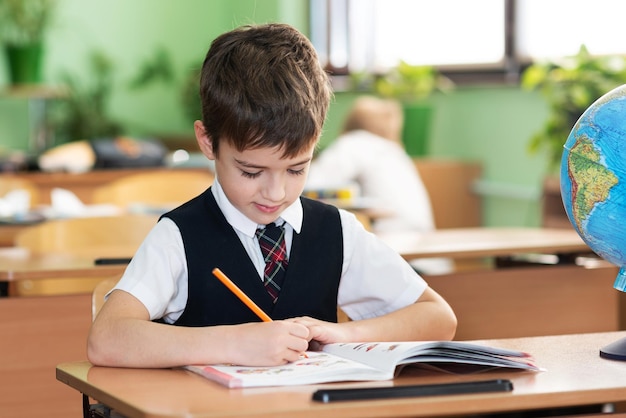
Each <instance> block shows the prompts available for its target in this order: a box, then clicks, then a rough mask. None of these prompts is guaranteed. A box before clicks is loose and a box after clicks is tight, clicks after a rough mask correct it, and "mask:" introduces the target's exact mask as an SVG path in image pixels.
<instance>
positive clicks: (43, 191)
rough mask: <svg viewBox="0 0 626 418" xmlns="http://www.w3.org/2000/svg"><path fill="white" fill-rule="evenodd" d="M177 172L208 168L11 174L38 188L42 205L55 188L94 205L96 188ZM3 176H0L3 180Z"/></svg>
mask: <svg viewBox="0 0 626 418" xmlns="http://www.w3.org/2000/svg"><path fill="white" fill-rule="evenodd" d="M164 170H177V171H179V170H180V171H204V172H206V168H176V169H172V168H167V167H155V168H127V169H106V170H93V171H89V172H87V173H77V174H74V173H44V172H25V173H14V174H11V175H12V176H14V177H18V178H22V179H24V180H28V181H29V182H32V183H34V184H35V186H37V188H38V190H39V197H40V203H41V204H46V205H47V204H50V192H51V191H52V189H54V188H55V187H60V188H63V189H67V190H70V191H71V192H73V193H74V194H75V195H76V196H77V197H78V198H79V199H80V200H81V201H82V202H83V203H86V204H90V203H92V195H93V191H94V189H95V188H97V187H98V186H102V185H104V184H107V183H110V182H112V181H114V180H117V179H119V178H121V177H124V176H127V175H129V174H137V173H146V172H152V171H164ZM1 177H2V175H0V180H1Z"/></svg>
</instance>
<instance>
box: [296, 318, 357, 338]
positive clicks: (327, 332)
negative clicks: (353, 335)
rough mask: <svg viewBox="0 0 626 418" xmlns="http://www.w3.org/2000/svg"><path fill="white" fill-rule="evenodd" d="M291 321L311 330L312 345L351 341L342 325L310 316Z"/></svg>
mask: <svg viewBox="0 0 626 418" xmlns="http://www.w3.org/2000/svg"><path fill="white" fill-rule="evenodd" d="M291 320H292V321H293V322H296V323H298V324H302V325H304V326H306V327H307V328H308V329H309V342H310V343H319V344H331V343H338V342H345V341H349V338H348V336H347V335H346V327H343V326H342V325H341V324H336V323H334V322H326V321H320V320H319V319H315V318H311V317H310V316H300V317H297V318H293V319H291Z"/></svg>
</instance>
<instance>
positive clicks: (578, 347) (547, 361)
mask: <svg viewBox="0 0 626 418" xmlns="http://www.w3.org/2000/svg"><path fill="white" fill-rule="evenodd" d="M624 337H626V332H613V333H599V334H579V335H562V336H548V337H528V338H519V339H501V340H486V341H476V342H478V343H483V344H488V345H491V346H498V347H505V348H510V349H515V350H522V351H527V352H529V353H531V354H532V355H534V357H535V358H536V361H537V363H538V364H539V365H540V366H542V367H544V368H546V371H544V372H539V373H533V372H520V371H505V370H499V371H493V372H485V373H480V374H466V375H451V374H446V373H437V372H433V371H425V370H419V369H405V372H403V373H402V375H401V376H400V377H399V378H397V379H395V380H393V381H386V382H358V383H334V384H320V385H304V386H288V387H272V388H248V389H227V388H225V387H222V386H220V385H219V384H217V383H214V382H211V381H209V380H207V379H204V378H203V377H201V376H198V375H195V374H193V373H191V372H188V371H184V370H182V369H120V368H106V367H94V366H92V365H90V364H89V363H88V362H74V363H64V364H60V365H59V366H58V367H57V379H58V380H59V381H61V382H63V383H65V384H66V385H69V386H70V387H72V388H74V389H76V390H77V391H79V392H81V393H83V394H86V395H88V396H90V397H92V398H95V399H97V400H98V401H100V402H101V403H103V404H105V405H108V406H109V407H112V408H113V409H115V410H116V411H117V412H119V413H121V414H123V415H125V416H127V417H129V418H156V417H160V418H162V417H181V418H182V417H185V418H208V417H226V416H228V417H269V416H271V417H294V416H298V417H315V418H317V417H320V416H323V417H356V416H358V417H364V418H365V417H392V416H393V417H401V416H411V417H417V416H462V415H467V416H471V415H475V414H478V415H484V414H487V413H499V412H513V411H523V410H531V409H543V408H564V407H573V406H582V405H594V404H605V403H619V402H623V401H626V363H624V362H614V361H611V360H605V359H602V358H600V357H599V355H598V352H599V348H600V347H602V346H603V345H605V344H608V343H610V342H613V341H614V340H616V339H618V338H624ZM493 378H501V379H510V380H511V381H512V382H513V386H514V390H513V391H512V392H509V393H484V394H473V395H449V396H431V397H415V398H403V399H388V400H369V401H351V402H336V403H329V404H324V403H317V402H313V401H312V400H311V395H312V393H313V392H314V391H315V390H317V389H319V388H322V387H324V388H329V387H332V388H344V387H372V386H376V387H380V386H393V385H408V384H430V383H446V382H460V381H473V380H487V379H493ZM77 401H78V400H77Z"/></svg>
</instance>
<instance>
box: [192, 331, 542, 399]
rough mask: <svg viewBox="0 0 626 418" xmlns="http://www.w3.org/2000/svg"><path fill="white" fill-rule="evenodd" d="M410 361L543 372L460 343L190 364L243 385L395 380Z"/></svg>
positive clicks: (525, 360)
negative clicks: (267, 361)
mask: <svg viewBox="0 0 626 418" xmlns="http://www.w3.org/2000/svg"><path fill="white" fill-rule="evenodd" d="M407 365H428V366H429V367H433V366H434V367H436V368H439V369H444V370H445V369H446V368H454V366H457V367H458V366H470V367H472V368H473V367H476V368H479V369H480V370H482V369H483V368H508V369H521V370H530V371H541V370H542V369H541V368H540V367H538V366H537V365H535V363H534V361H533V359H532V357H531V356H530V355H529V354H528V353H524V352H520V351H512V350H506V349H502V348H495V347H488V346H484V345H477V344H472V343H465V342H460V341H427V342H398V343H395V342H385V343H336V344H327V345H325V346H323V347H322V351H307V357H306V358H305V357H303V358H301V359H300V360H298V361H295V362H293V363H289V364H285V365H282V366H273V367H244V366H225V365H224V366H223V365H211V366H208V365H191V366H185V368H186V369H187V370H190V371H192V372H194V373H198V374H200V375H202V376H204V377H206V378H207V379H210V380H214V381H216V382H218V383H220V384H222V385H224V386H227V387H229V388H243V387H255V386H286V385H307V384H313V383H325V382H341V381H358V380H389V379H393V378H394V376H396V375H397V374H398V373H399V372H400V370H401V369H402V367H404V366H407Z"/></svg>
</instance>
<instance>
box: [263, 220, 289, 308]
mask: <svg viewBox="0 0 626 418" xmlns="http://www.w3.org/2000/svg"><path fill="white" fill-rule="evenodd" d="M256 236H257V238H258V239H259V245H260V246H261V253H263V259H264V260H265V272H264V277H263V283H264V284H265V289H266V290H267V293H269V294H270V296H271V297H272V299H273V301H274V303H276V301H277V300H278V293H279V292H280V287H281V286H282V284H283V280H284V278H285V270H286V269H287V264H288V262H289V261H288V260H287V250H286V248H285V227H284V225H281V226H276V224H275V223H271V224H268V225H267V226H266V227H265V228H264V229H257V230H256Z"/></svg>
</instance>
